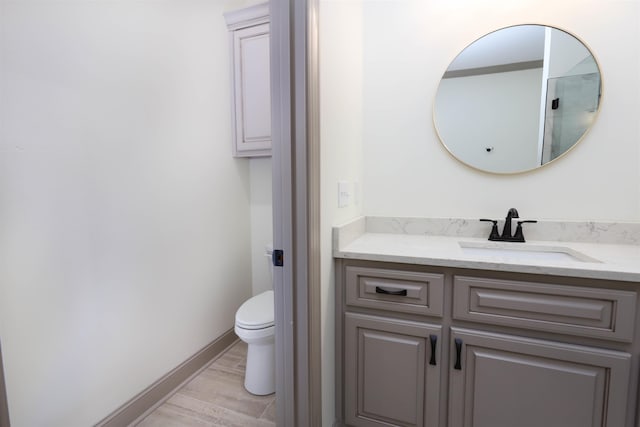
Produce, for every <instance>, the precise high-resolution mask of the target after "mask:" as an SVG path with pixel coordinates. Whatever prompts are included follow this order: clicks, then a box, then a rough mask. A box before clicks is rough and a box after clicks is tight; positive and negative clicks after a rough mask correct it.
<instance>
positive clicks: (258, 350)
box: [235, 246, 276, 395]
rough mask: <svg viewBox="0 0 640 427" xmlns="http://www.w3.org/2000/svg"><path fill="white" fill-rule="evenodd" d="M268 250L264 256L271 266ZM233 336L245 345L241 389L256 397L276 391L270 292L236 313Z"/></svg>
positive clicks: (273, 327)
mask: <svg viewBox="0 0 640 427" xmlns="http://www.w3.org/2000/svg"><path fill="white" fill-rule="evenodd" d="M272 251H273V249H272V248H271V247H270V246H268V247H267V250H266V253H265V255H267V256H268V257H269V265H270V266H271V267H270V268H271V283H272V284H273V265H272V264H271V262H270V260H271V253H272ZM235 332H236V335H237V336H238V337H239V338H240V339H241V340H242V341H244V342H246V343H247V367H246V371H245V376H244V388H246V389H247V391H248V392H249V393H252V394H257V395H265V394H271V393H274V392H275V391H276V368H275V361H276V360H275V359H276V358H275V333H276V327H275V322H274V301H273V290H268V291H266V292H263V293H261V294H258V295H256V296H254V297H252V298H249V299H248V300H247V301H245V302H244V303H243V304H242V305H241V306H240V308H239V309H238V311H237V312H236V325H235Z"/></svg>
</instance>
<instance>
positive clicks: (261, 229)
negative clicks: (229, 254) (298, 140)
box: [247, 157, 273, 295]
mask: <svg viewBox="0 0 640 427" xmlns="http://www.w3.org/2000/svg"><path fill="white" fill-rule="evenodd" d="M247 161H248V162H249V176H250V183H251V184H250V185H251V199H250V200H251V277H252V280H251V283H252V285H251V289H252V294H253V295H257V294H259V293H261V292H264V291H268V290H269V289H273V282H272V277H271V268H270V264H269V263H270V259H269V258H267V257H266V256H265V247H266V246H267V245H273V214H272V209H273V205H272V198H271V194H272V191H271V157H260V158H253V159H248V160H247Z"/></svg>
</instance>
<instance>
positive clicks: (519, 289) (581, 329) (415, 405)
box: [336, 259, 640, 427]
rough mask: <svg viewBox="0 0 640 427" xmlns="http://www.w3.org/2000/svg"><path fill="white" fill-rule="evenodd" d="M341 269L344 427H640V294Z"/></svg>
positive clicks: (339, 389) (353, 266)
mask: <svg viewBox="0 0 640 427" xmlns="http://www.w3.org/2000/svg"><path fill="white" fill-rule="evenodd" d="M336 264H337V269H336V275H337V281H336V286H337V288H336V413H337V418H338V420H337V423H336V424H337V425H346V426H383V425H384V426H430V427H431V426H432V427H633V426H636V424H635V422H636V420H637V417H638V415H637V413H636V411H637V401H638V376H639V370H640V368H639V359H640V345H639V342H640V338H639V331H638V328H636V325H637V324H638V323H640V319H639V317H638V312H637V309H636V308H637V306H638V304H639V301H638V295H639V293H640V292H639V291H640V284H638V283H630V282H613V281H606V280H595V279H579V278H571V277H554V276H546V275H531V274H516V273H504V272H492V271H483V270H465V269H452V268H444V267H430V266H418V265H409V264H392V263H383V262H373V261H357V260H344V259H337V260H336Z"/></svg>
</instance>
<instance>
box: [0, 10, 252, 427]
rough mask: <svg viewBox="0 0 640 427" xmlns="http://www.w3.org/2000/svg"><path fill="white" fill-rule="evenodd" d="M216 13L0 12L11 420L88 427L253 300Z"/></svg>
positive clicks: (0, 333)
mask: <svg viewBox="0 0 640 427" xmlns="http://www.w3.org/2000/svg"><path fill="white" fill-rule="evenodd" d="M223 6H224V5H223V2H220V1H212V2H202V1H195V0H193V1H192V0H172V1H145V2H112V1H90V2H89V1H83V0H70V1H64V2H62V1H51V2H42V1H7V0H4V1H2V3H1V4H0V9H1V13H0V28H1V30H2V37H1V38H0V58H2V64H1V67H0V94H1V96H0V295H1V296H0V338H1V339H2V350H3V357H4V363H5V370H6V372H5V373H6V381H7V387H8V397H9V406H10V414H11V420H12V423H13V425H15V426H44V425H46V426H65V427H70V426H87V425H92V424H94V423H95V422H97V421H99V420H100V419H101V418H103V417H104V416H106V415H108V414H109V413H110V412H111V411H113V410H114V409H116V408H117V407H118V406H120V405H121V404H123V403H124V402H126V401H127V400H128V399H129V398H131V397H133V396H134V395H135V394H137V393H138V392H140V391H141V390H143V389H144V388H145V387H147V386H149V385H150V384H151V383H152V382H154V381H155V380H157V379H158V378H159V377H161V376H162V375H163V374H165V373H167V372H168V371H169V370H170V369H172V368H174V367H175V366H176V365H178V364H179V363H181V362H182V361H184V360H185V359H186V358H187V357H189V356H191V355H192V354H194V353H195V352H196V351H198V350H199V349H201V348H202V347H204V346H205V345H207V344H208V343H210V342H211V341H212V340H214V339H215V338H217V337H218V336H220V335H221V334H222V333H224V332H225V331H227V330H229V329H230V328H232V327H233V319H234V312H235V310H236V308H237V307H238V306H239V305H240V304H241V303H242V301H244V300H245V299H246V298H247V297H248V296H249V295H250V293H251V286H250V282H251V272H250V270H249V269H247V268H246V259H247V257H248V256H249V254H250V235H249V234H250V233H249V230H250V216H249V207H250V201H249V199H250V179H249V164H248V162H247V161H246V160H233V159H232V158H231V149H230V119H229V115H230V112H229V96H230V94H229V74H228V73H229V63H228V44H227V43H228V40H227V32H226V26H225V23H224V19H223V16H222V12H223Z"/></svg>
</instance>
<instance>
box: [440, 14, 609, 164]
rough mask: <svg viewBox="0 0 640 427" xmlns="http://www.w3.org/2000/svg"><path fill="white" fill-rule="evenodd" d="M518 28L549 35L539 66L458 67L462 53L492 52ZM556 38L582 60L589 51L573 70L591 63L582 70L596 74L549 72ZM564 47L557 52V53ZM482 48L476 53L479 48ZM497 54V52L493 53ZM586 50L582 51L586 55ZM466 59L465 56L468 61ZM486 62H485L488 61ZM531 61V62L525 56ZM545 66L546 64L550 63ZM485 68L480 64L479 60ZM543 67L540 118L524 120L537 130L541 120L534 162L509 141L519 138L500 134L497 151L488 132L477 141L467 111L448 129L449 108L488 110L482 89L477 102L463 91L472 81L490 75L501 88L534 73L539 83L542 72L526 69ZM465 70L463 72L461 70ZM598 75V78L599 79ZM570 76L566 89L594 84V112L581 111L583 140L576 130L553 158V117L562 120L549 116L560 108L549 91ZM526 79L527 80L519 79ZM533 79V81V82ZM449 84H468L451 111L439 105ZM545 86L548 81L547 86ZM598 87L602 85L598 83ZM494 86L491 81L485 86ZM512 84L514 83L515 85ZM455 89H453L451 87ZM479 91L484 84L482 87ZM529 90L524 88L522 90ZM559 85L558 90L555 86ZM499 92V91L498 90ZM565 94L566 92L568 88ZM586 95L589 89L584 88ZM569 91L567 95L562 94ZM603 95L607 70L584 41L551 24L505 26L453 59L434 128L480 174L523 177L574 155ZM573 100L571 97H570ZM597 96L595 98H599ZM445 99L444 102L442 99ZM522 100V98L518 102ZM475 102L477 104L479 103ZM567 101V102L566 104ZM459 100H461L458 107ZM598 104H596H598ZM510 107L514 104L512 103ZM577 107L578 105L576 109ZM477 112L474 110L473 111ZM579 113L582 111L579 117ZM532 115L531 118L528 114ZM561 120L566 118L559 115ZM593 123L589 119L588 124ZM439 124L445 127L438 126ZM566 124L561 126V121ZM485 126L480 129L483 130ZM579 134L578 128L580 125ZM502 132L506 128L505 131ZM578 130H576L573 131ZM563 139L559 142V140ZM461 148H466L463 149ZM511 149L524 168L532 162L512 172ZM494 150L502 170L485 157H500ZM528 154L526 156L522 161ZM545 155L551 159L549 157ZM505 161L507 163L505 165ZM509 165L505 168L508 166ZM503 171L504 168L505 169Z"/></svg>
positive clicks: (457, 156) (529, 92) (446, 145)
mask: <svg viewBox="0 0 640 427" xmlns="http://www.w3.org/2000/svg"><path fill="white" fill-rule="evenodd" d="M514 30H518V31H529V30H531V31H536V32H539V31H542V32H544V38H543V41H544V42H546V43H545V46H543V49H544V56H543V57H542V58H540V60H539V64H540V65H539V66H538V65H537V64H535V63H533V62H532V61H520V62H513V63H499V62H498V63H496V65H494V66H485V67H476V68H469V67H468V65H467V68H464V66H463V67H458V68H456V67H455V65H456V64H459V63H461V61H460V58H461V57H462V56H463V54H468V53H469V52H470V50H469V49H470V48H471V47H472V46H477V47H478V49H480V46H481V45H482V44H484V47H487V46H489V47H490V48H493V47H494V46H491V45H489V44H488V43H492V42H493V40H499V38H498V37H496V35H500V33H501V32H502V34H501V36H504V35H505V34H507V32H511V34H516V33H514V32H513V31H514ZM554 37H555V43H557V44H558V45H560V46H562V42H563V39H564V43H567V42H568V43H573V44H574V46H573V47H572V49H575V50H574V53H575V55H576V57H579V55H580V53H579V52H580V51H584V52H586V53H587V55H585V56H584V57H583V59H582V61H581V62H580V61H579V62H576V63H575V64H573V68H574V69H579V66H582V65H580V64H582V63H584V64H587V66H582V67H583V68H587V69H588V68H589V67H590V68H591V72H590V73H584V72H574V73H566V72H565V73H561V74H559V75H557V76H556V75H554V74H553V73H551V74H550V70H551V66H552V63H553V59H554V58H553V57H551V56H552V53H553V52H552V51H551V49H552V47H551V46H553V44H552V43H553V40H554V39H553V38H554ZM504 40H507V43H508V42H512V40H509V39H506V38H504V37H503V41H504ZM557 49H559V48H556V50H557ZM476 50H477V49H476ZM494 51H495V49H494ZM584 52H583V53H584ZM555 54H556V60H558V58H560V60H561V61H562V60H563V59H564V58H563V57H558V56H557V52H555ZM463 59H464V58H463ZM485 59H486V58H484V59H481V60H480V61H483V60H485ZM525 59H526V58H525ZM545 62H546V64H545ZM480 64H481V62H480ZM538 68H541V69H540V71H539V72H540V80H539V86H538V91H537V96H538V99H539V101H538V106H539V109H538V110H537V111H538V112H537V117H535V118H534V119H535V120H534V119H529V118H526V119H525V118H523V120H525V121H526V122H527V123H528V125H529V129H533V127H532V125H531V123H532V122H534V121H535V122H537V123H538V126H537V129H536V132H537V135H535V138H536V140H537V142H536V143H535V156H536V157H535V159H534V160H531V153H529V154H520V153H522V150H518V146H517V145H514V144H512V143H511V144H510V143H509V141H511V140H514V139H517V140H520V139H518V138H513V139H509V138H508V136H505V135H500V138H503V140H500V139H499V138H498V143H499V144H500V145H499V147H498V150H496V149H495V147H494V144H490V143H488V142H487V141H488V140H490V139H492V138H493V136H494V134H493V133H489V132H487V133H485V134H484V135H480V137H479V138H478V139H477V140H476V139H475V138H476V137H477V135H478V132H476V130H475V129H474V130H470V129H469V120H468V119H469V117H470V115H469V113H470V112H469V111H466V112H465V113H466V115H465V113H463V117H459V116H455V117H454V116H451V115H450V116H449V117H448V118H447V119H448V120H449V122H447V123H446V125H444V124H443V123H444V122H446V120H443V119H442V117H443V116H444V115H445V113H443V111H446V110H444V109H445V108H449V110H450V111H455V112H458V109H454V107H456V106H458V107H462V108H461V110H463V109H464V107H469V108H471V107H470V106H473V105H477V106H480V107H483V105H481V104H480V102H482V100H483V99H489V97H488V96H485V98H482V97H481V93H482V90H480V91H478V92H479V93H478V94H475V92H474V95H473V96H476V99H475V100H473V96H471V95H469V92H465V91H464V90H463V89H462V88H463V87H464V84H466V85H471V84H473V80H474V79H475V80H477V81H478V82H481V81H482V80H483V79H484V78H485V77H486V76H487V75H490V78H489V79H487V80H486V81H488V82H491V84H497V78H498V77H500V78H502V77H505V76H507V77H509V78H510V79H513V76H516V75H517V73H520V74H522V75H523V76H524V75H527V74H530V75H529V76H526V79H529V80H530V81H534V82H535V76H534V74H535V73H537V72H538V71H531V72H529V71H527V70H537V69H538ZM461 70H462V71H461ZM553 72H555V73H557V70H553ZM505 73H510V74H505ZM584 76H589V77H584ZM594 76H595V77H594ZM565 77H569V78H571V79H564V80H567V82H562V83H563V87H565V86H568V87H572V86H573V87H576V85H577V84H578V83H577V82H576V80H580V79H586V80H585V81H587V80H588V81H589V83H588V84H589V85H590V86H591V91H590V92H589V95H590V96H591V98H590V100H588V101H587V104H588V103H589V102H590V103H591V104H592V107H593V109H592V110H588V111H580V112H579V113H580V114H582V116H583V117H582V118H583V121H584V123H585V124H584V126H583V128H582V130H581V131H580V135H579V136H577V137H576V136H575V135H577V132H574V136H573V137H571V138H568V139H567V140H569V141H570V144H569V143H567V144H565V147H562V148H561V149H560V150H561V151H560V152H559V153H554V154H551V147H552V146H553V144H552V143H551V142H550V141H553V138H551V136H550V135H552V134H551V132H553V129H554V126H550V125H549V123H548V122H553V119H554V117H555V119H556V120H557V119H558V117H557V116H554V114H550V113H548V112H549V111H550V110H555V109H559V108H558V106H557V105H556V108H552V105H551V104H552V100H553V99H555V97H553V98H551V99H547V95H548V94H549V93H550V92H549V81H550V80H552V79H556V81H554V82H553V84H554V85H557V83H558V81H559V80H560V78H565ZM458 78H462V79H460V80H454V79H458ZM519 78H522V77H519ZM492 79H493V80H495V82H492ZM531 79H533V80H531ZM445 80H449V81H450V82H454V81H459V82H463V81H464V82H465V83H464V84H461V85H459V86H460V87H459V90H458V92H459V93H458V94H457V96H458V97H459V98H455V97H454V99H453V101H451V105H450V106H448V107H442V105H443V103H442V102H439V100H440V99H441V97H442V96H443V94H448V93H449V92H447V90H449V89H447V90H444V89H443V87H444V86H445V85H446V84H449V82H446V83H445ZM569 80H573V82H572V83H570V82H569ZM543 82H544V83H543ZM596 83H597V84H596ZM486 84H489V83H486ZM511 84H513V82H512V83H511ZM451 87H454V86H451ZM478 87H480V86H478ZM488 87H489V88H496V87H497V86H491V85H490V86H488ZM523 87H524V86H523ZM554 87H555V86H554ZM543 88H546V89H547V90H546V91H545V92H544V93H543ZM498 89H499V90H505V91H507V90H506V89H502V88H498ZM490 90H491V89H489V90H488V93H485V95H487V94H490V93H491V92H490ZM499 90H498V91H497V92H499ZM563 90H564V89H563ZM594 90H597V93H596V92H593V91H594ZM535 92H536V91H535V87H533V89H531V87H528V88H527V96H529V99H533V98H531V97H532V96H533V94H534V93H535ZM583 92H584V90H583ZM453 93H455V91H453ZM563 93H564V92H563ZM602 94H603V83H602V71H601V67H600V65H599V62H598V61H597V59H596V57H595V55H594V54H593V52H592V51H591V49H589V47H588V46H587V45H586V44H585V43H584V41H582V40H581V39H580V38H578V37H576V36H575V35H574V34H572V33H570V32H568V31H566V30H563V29H560V28H557V27H553V26H548V25H541V24H519V25H513V26H509V27H504V28H500V29H498V30H495V31H492V32H490V33H488V34H485V35H484V36H482V37H480V38H478V39H476V40H475V41H473V42H472V43H470V44H469V45H468V46H467V47H465V49H463V50H462V52H460V53H459V54H458V55H456V57H455V58H454V59H453V61H451V63H450V65H449V66H448V67H447V70H446V71H445V73H443V77H442V79H441V81H440V84H439V86H438V90H437V93H436V97H435V99H434V102H433V124H434V128H435V130H436V133H437V135H438V138H439V139H440V141H441V143H442V145H443V147H444V148H445V149H446V150H447V151H448V152H449V154H450V155H451V156H453V157H454V158H455V159H457V160H458V161H460V162H461V163H463V164H465V165H467V166H469V167H471V168H473V169H476V170H479V171H483V172H487V173H494V174H500V175H511V174H518V173H525V172H530V171H532V170H536V169H539V168H541V167H543V166H546V165H548V164H550V163H553V162H555V161H556V160H558V159H559V158H562V157H564V156H565V155H566V154H567V153H569V152H570V151H572V150H573V149H574V148H575V147H576V146H577V145H578V144H579V143H580V142H581V141H582V140H583V139H584V137H585V136H586V134H587V133H588V131H589V130H590V129H591V127H592V126H593V124H594V123H595V121H596V120H597V117H598V115H599V112H600V108H601V105H602ZM511 95H512V94H508V95H507V96H511ZM567 96H568V95H567ZM594 96H595V97H594ZM439 97H440V98H439ZM465 97H468V98H469V99H470V100H471V101H470V102H469V103H468V104H469V105H466V104H467V103H466V102H465V103H464V104H465V105H462V104H460V102H459V101H460V100H465V101H466V99H467V98H465ZM514 99H517V98H514ZM566 99H567V98H566V97H564V95H563V98H562V99H560V103H561V104H562V105H563V106H565V105H569V106H572V104H571V103H569V104H566ZM569 100H571V97H569ZM474 101H475V102H474ZM563 101H565V102H563ZM456 102H458V103H457V104H456ZM593 104H595V106H594V105H593ZM439 106H440V110H441V111H440V120H439V115H438V109H439ZM509 106H510V105H509ZM543 106H544V108H545V110H544V111H545V113H544V114H542V112H541V111H542V108H543ZM526 108H527V111H529V112H530V110H531V109H532V108H535V107H531V105H528V106H527V107H526ZM576 108H577V107H576ZM484 110H485V109H484V108H478V109H477V110H475V111H480V112H481V113H480V114H478V115H479V116H481V115H482V114H485V113H486V114H489V112H485V111H484ZM488 110H490V108H488ZM519 111H520V110H519V109H518V108H515V107H514V108H511V109H508V110H507V111H506V112H507V113H508V114H514V113H515V112H519ZM472 112H474V111H472ZM574 114H577V113H574ZM514 117H515V118H516V119H518V117H517V116H514ZM526 117H529V116H526ZM540 117H543V118H544V119H543V120H542V121H541V119H540ZM501 118H502V117H499V116H494V117H492V120H495V121H496V122H499V120H500V119H501ZM560 118H562V117H560ZM479 119H480V118H478V119H477V120H479ZM586 119H588V120H586ZM439 122H440V123H439ZM574 122H575V123H581V121H580V120H574ZM491 123H492V122H491V121H489V120H487V121H485V122H482V123H481V126H482V125H485V124H486V126H489V127H490V126H491ZM561 123H562V122H561ZM481 126H480V128H482V127H481ZM524 128H525V127H522V129H524ZM560 128H562V126H560ZM576 128H577V129H578V130H579V128H578V127H576ZM450 129H454V130H453V131H450ZM500 130H502V129H500ZM574 130H575V129H574ZM465 132H466V133H467V134H468V136H467V137H466V138H464V137H461V136H460V135H464V133H465ZM545 132H549V133H550V135H549V136H547V135H545ZM454 137H455V138H458V140H457V141H455V143H452V142H453V139H452V138H454ZM472 138H473V139H474V140H473V143H471V144H470V142H469V140H471V139H472ZM526 139H527V142H529V141H532V140H533V139H534V137H533V136H531V135H530V134H527V135H526ZM556 139H558V138H556ZM529 144H531V142H529ZM461 147H462V148H461ZM522 147H526V150H531V152H533V151H534V150H533V149H531V147H530V145H526V146H525V145H524V143H523V145H522ZM469 148H471V149H472V150H474V154H473V156H474V157H470V155H469V154H468V153H466V152H465V150H467V149H469ZM510 149H511V150H512V151H513V152H517V153H518V155H517V156H516V155H514V156H512V157H513V158H515V157H518V161H519V162H521V163H522V164H525V163H526V162H529V163H531V164H530V165H528V166H517V167H516V166H514V167H513V168H510V167H509V166H510V163H509V162H510V161H511V160H512V157H509V155H510V152H509V150H510ZM495 151H499V154H500V155H501V156H502V157H499V156H495V159H491V160H492V161H494V163H495V164H499V162H503V164H502V165H500V167H488V166H487V165H491V164H492V163H491V161H487V160H486V158H487V156H492V155H494V154H495ZM480 156H485V157H482V158H481V157H480ZM523 156H524V157H523ZM545 156H546V157H547V158H546V159H545ZM477 159H480V160H484V162H483V161H475V160H477ZM504 162H506V163H504ZM505 164H506V166H505ZM501 168H502V169H501Z"/></svg>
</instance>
